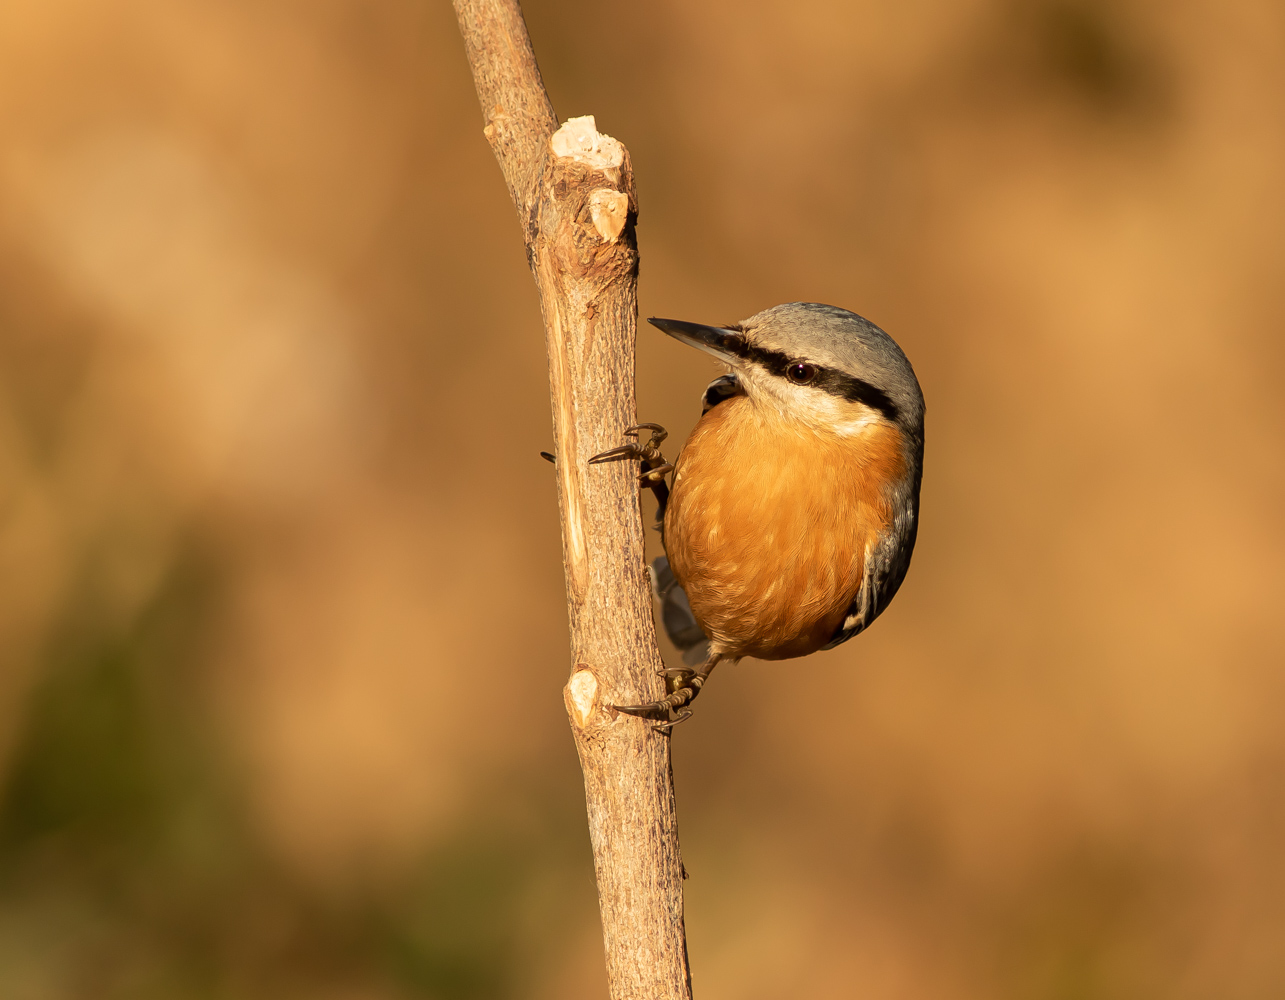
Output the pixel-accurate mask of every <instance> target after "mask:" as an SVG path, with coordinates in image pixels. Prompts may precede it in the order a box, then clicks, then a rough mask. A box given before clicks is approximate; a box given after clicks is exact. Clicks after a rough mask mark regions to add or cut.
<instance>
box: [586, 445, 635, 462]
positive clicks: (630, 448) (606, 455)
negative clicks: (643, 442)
mask: <svg viewBox="0 0 1285 1000" xmlns="http://www.w3.org/2000/svg"><path fill="white" fill-rule="evenodd" d="M637 456H638V445H636V444H622V445H621V446H620V447H619V448H611V449H608V450H607V451H600V452H598V454H596V455H594V456H593V458H591V459H589V464H590V465H597V464H598V463H600V462H610V461H612V460H613V459H617V458H636V457H637Z"/></svg>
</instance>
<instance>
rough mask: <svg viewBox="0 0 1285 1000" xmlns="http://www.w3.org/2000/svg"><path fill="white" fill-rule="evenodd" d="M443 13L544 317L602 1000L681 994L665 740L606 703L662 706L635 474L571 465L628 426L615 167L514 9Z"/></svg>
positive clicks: (612, 150)
mask: <svg viewBox="0 0 1285 1000" xmlns="http://www.w3.org/2000/svg"><path fill="white" fill-rule="evenodd" d="M455 10H456V13H457V15H458V17H459V23H460V30H461V33H462V34H463V36H464V42H465V48H466V51H467V53H468V58H469V64H470V66H471V67H472V70H473V79H474V82H475V83H476V86H477V92H478V99H479V101H480V102H481V106H482V114H483V118H484V120H485V123H486V124H485V129H484V132H485V134H486V137H487V139H488V141H489V142H490V143H491V147H492V149H493V150H494V152H495V155H496V158H497V159H498V160H499V162H500V167H501V169H502V171H503V173H504V178H505V181H506V183H507V184H508V187H509V192H510V194H511V196H512V198H513V202H514V207H515V208H516V209H517V213H518V219H519V222H520V223H521V225H522V228H523V235H524V238H525V240H526V246H527V253H528V257H529V259H530V262H531V268H532V271H533V273H534V275H535V279H536V284H537V285H538V287H539V291H540V303H541V309H542V311H543V314H544V325H545V334H546V344H547V347H548V354H549V391H550V396H551V399H552V404H553V426H554V439H555V441H556V442H557V480H558V495H559V501H560V508H561V514H562V541H563V562H564V569H565V573H566V583H567V607H568V611H569V615H570V621H571V656H572V658H571V663H572V670H571V675H572V676H571V678H570V680H569V681H568V684H567V687H566V688H565V690H564V700H565V703H566V707H567V713H568V716H569V717H570V720H571V728H572V732H573V734H574V736H575V741H576V748H577V751H578V752H579V755H580V764H581V767H582V769H583V771H584V781H585V799H586V805H587V810H588V817H589V833H590V838H591V841H592V844H593V853H594V861H595V865H596V868H597V876H598V898H599V903H600V908H601V915H602V926H603V938H604V944H605V947H606V959H607V975H608V981H609V983H610V987H611V996H612V997H613V998H615V1000H626V998H628V1000H635V998H666V1000H668V998H688V997H690V996H691V983H690V978H689V974H688V967H687V945H686V939H685V936H684V930H683V887H682V882H683V867H682V861H681V858H680V856H679V849H678V825H677V819H676V816H675V810H674V789H673V777H672V774H671V771H670V759H669V738H668V737H667V736H662V735H660V734H657V733H656V732H654V731H653V730H652V728H651V726H650V724H648V723H646V722H644V721H642V720H639V719H635V718H632V717H630V716H626V715H618V714H617V713H616V712H615V711H614V710H613V709H611V708H610V705H611V704H613V703H614V704H637V703H639V702H645V701H651V700H652V699H654V698H657V697H660V696H661V695H663V693H664V692H663V685H662V683H661V682H660V680H659V678H658V677H657V672H658V671H659V670H660V669H661V666H662V664H661V659H660V654H659V651H658V649H657V646H656V636H655V627H654V624H653V619H652V610H651V595H650V588H649V585H648V579H647V573H646V569H645V564H644V557H643V524H642V517H641V512H640V508H639V500H638V485H637V483H636V481H635V475H636V472H637V465H636V463H612V464H607V465H598V466H592V467H590V466H587V465H586V460H587V459H588V458H589V457H591V456H592V455H594V454H595V453H597V452H599V451H603V450H605V449H607V448H611V447H614V446H615V445H617V444H620V443H621V442H622V441H623V440H624V431H625V429H626V428H627V427H629V426H630V425H631V424H633V423H634V422H635V411H634V339H635V333H636V323H637V301H636V288H637V276H638V251H637V245H636V243H635V239H634V219H635V218H636V216H637V202H636V200H635V195H634V183H633V174H632V169H631V166H630V163H629V155H628V152H627V151H626V150H625V149H624V147H623V146H621V145H620V144H619V143H617V142H616V141H615V140H614V139H612V138H610V137H609V136H603V135H599V134H598V133H597V131H596V129H595V128H594V126H593V120H592V119H573V120H572V121H571V122H568V123H567V124H566V125H564V126H562V128H561V129H559V128H558V126H557V120H556V118H555V117H554V114H553V108H552V107H551V105H550V104H549V100H548V97H547V95H546V94H545V91H544V86H543V83H542V82H541V79H540V73H539V69H538V68H537V66H536V62H535V57H534V54H533V53H532V50H531V43H530V40H529V38H528V36H527V32H526V26H525V23H524V22H523V19H522V14H521V10H520V9H519V7H518V5H517V3H516V2H514V0H455Z"/></svg>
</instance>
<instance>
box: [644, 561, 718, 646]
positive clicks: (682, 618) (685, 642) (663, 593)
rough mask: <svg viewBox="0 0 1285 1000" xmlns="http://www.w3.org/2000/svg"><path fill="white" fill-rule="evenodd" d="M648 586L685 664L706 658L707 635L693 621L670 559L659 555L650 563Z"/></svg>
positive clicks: (666, 631) (661, 619) (694, 619)
mask: <svg viewBox="0 0 1285 1000" xmlns="http://www.w3.org/2000/svg"><path fill="white" fill-rule="evenodd" d="M651 586H652V590H654V591H655V592H656V597H657V598H658V599H659V600H660V621H661V624H662V625H664V626H665V634H666V635H668V636H669V641H670V642H672V643H673V644H674V645H675V646H677V647H678V648H679V649H680V650H682V653H683V662H684V663H686V664H687V665H688V666H695V665H696V664H698V663H704V662H705V660H706V659H708V658H709V637H708V636H707V635H705V632H704V631H703V630H702V629H701V627H700V625H699V624H697V622H696V617H695V615H693V614H692V606H691V605H690V604H688V603H687V595H686V594H685V593H683V588H682V587H680V586H679V585H678V581H677V580H676V579H674V571H673V570H672V569H670V568H669V560H668V559H666V558H665V557H664V556H661V557H660V558H659V559H657V560H656V561H655V562H654V563H652V564H651Z"/></svg>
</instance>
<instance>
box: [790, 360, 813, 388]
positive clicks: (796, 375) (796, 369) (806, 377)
mask: <svg viewBox="0 0 1285 1000" xmlns="http://www.w3.org/2000/svg"><path fill="white" fill-rule="evenodd" d="M818 370H819V369H818V368H817V366H816V365H806V364H803V363H802V362H800V363H799V364H797V365H790V367H789V368H787V369H786V370H785V377H786V378H788V379H789V380H790V381H791V382H793V383H794V384H795V385H807V384H808V383H809V382H811V381H812V380H813V379H814V378H816V377H817V372H818Z"/></svg>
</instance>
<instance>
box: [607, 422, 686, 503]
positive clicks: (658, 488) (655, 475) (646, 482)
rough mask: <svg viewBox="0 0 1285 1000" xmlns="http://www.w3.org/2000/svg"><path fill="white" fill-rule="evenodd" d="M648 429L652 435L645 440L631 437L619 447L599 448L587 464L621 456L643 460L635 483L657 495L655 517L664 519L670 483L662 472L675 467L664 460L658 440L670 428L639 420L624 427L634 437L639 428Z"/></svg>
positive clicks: (623, 458) (626, 432) (622, 457)
mask: <svg viewBox="0 0 1285 1000" xmlns="http://www.w3.org/2000/svg"><path fill="white" fill-rule="evenodd" d="M643 430H649V431H651V437H650V438H649V439H648V441H647V442H646V443H645V444H644V443H643V442H642V441H639V440H633V441H630V442H629V443H628V444H622V445H621V446H620V447H619V448H611V449H610V450H608V451H604V452H600V453H599V454H597V455H594V456H593V458H591V459H589V464H590V465H599V464H601V463H602V462H618V461H621V460H628V459H637V460H638V461H640V462H641V463H642V469H641V471H640V472H639V475H638V484H639V485H640V486H645V487H647V488H648V489H650V490H651V491H652V493H654V494H655V495H656V503H657V505H658V507H657V510H656V520H657V521H658V522H663V521H664V519H665V507H666V506H667V505H668V504H669V484H668V483H667V482H665V476H666V475H668V474H669V473H670V472H673V471H674V467H673V466H672V465H670V464H669V463H668V462H666V461H665V456H664V455H662V454H661V453H660V444H661V442H662V441H664V440H665V438H667V437H669V431H667V430H665V428H663V427H661V426H660V424H638V425H637V426H636V427H630V428H629V429H628V430H626V431H625V436H626V437H632V438H635V439H637V438H638V433H639V431H643Z"/></svg>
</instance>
